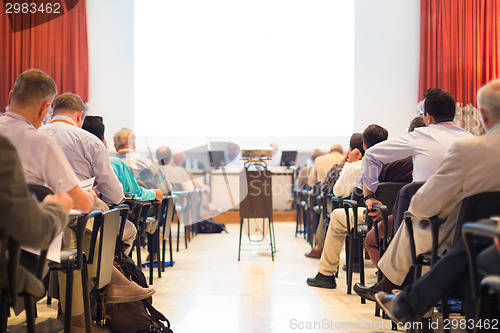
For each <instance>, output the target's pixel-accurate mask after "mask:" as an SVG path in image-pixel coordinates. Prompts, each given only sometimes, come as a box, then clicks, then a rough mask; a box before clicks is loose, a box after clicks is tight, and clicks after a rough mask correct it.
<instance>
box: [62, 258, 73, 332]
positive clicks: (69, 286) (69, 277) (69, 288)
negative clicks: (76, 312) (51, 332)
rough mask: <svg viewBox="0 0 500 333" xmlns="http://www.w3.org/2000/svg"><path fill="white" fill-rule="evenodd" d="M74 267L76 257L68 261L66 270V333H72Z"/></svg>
mask: <svg viewBox="0 0 500 333" xmlns="http://www.w3.org/2000/svg"><path fill="white" fill-rule="evenodd" d="M73 267H75V259H74V258H73V259H70V260H69V261H68V269H67V270H66V306H65V307H64V333H71V311H72V309H71V303H72V302H73V297H72V295H73Z"/></svg>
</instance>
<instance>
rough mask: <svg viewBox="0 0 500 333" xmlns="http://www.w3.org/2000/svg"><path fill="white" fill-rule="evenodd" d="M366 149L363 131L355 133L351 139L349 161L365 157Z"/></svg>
mask: <svg viewBox="0 0 500 333" xmlns="http://www.w3.org/2000/svg"><path fill="white" fill-rule="evenodd" d="M364 154H365V149H364V147H363V139H362V136H361V133H354V134H353V135H351V139H350V140H349V151H348V152H347V162H349V163H352V162H356V161H359V160H360V159H362V158H363V155H364Z"/></svg>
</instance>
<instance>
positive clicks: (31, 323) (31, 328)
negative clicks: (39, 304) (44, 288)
mask: <svg viewBox="0 0 500 333" xmlns="http://www.w3.org/2000/svg"><path fill="white" fill-rule="evenodd" d="M24 307H25V309H26V326H27V329H28V333H35V309H34V307H35V302H34V301H33V297H31V295H29V294H24Z"/></svg>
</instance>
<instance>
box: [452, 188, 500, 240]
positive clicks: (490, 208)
mask: <svg viewBox="0 0 500 333" xmlns="http://www.w3.org/2000/svg"><path fill="white" fill-rule="evenodd" d="M499 214H500V191H497V192H483V193H478V194H475V195H472V196H470V197H467V198H465V199H464V200H462V205H461V206H460V213H459V214H458V219H457V226H456V229H455V235H454V237H453V244H455V243H456V242H458V240H460V238H461V237H462V226H463V224H464V223H466V222H476V221H478V220H481V219H487V218H490V217H491V216H493V215H499Z"/></svg>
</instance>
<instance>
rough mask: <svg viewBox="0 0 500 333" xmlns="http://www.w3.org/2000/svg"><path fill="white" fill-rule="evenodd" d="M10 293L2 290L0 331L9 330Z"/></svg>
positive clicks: (0, 297)
mask: <svg viewBox="0 0 500 333" xmlns="http://www.w3.org/2000/svg"><path fill="white" fill-rule="evenodd" d="M9 311H10V307H9V293H8V292H7V291H5V290H2V292H1V294H0V332H6V331H7V318H8V317H9Z"/></svg>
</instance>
